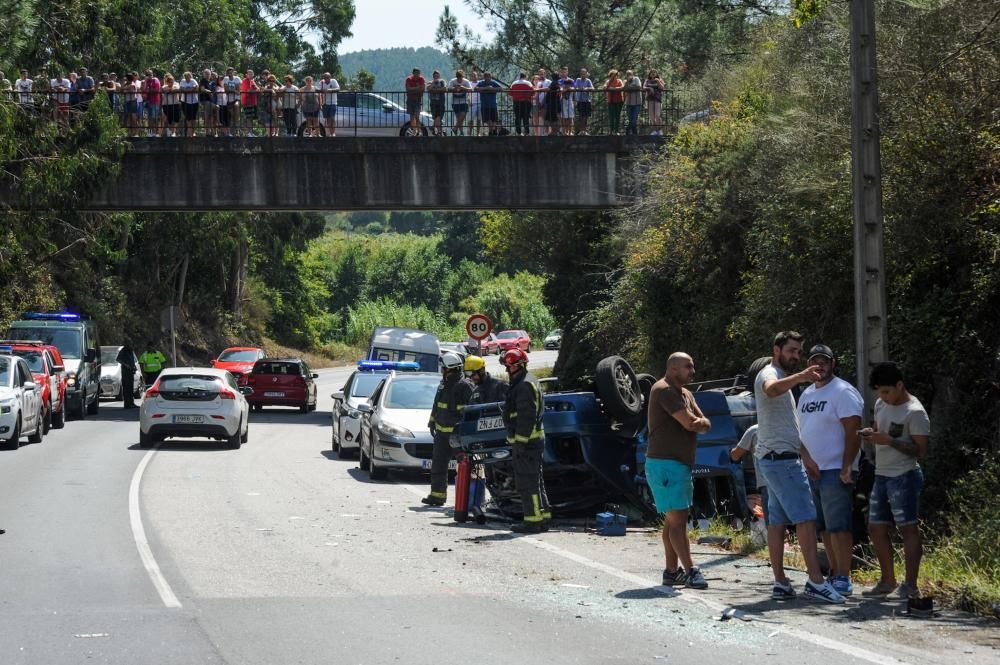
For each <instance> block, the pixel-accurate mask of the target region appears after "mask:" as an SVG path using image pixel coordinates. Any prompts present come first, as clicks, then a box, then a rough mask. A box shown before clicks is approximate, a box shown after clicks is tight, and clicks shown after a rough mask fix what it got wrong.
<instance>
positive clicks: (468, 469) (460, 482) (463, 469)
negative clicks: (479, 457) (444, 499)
mask: <svg viewBox="0 0 1000 665" xmlns="http://www.w3.org/2000/svg"><path fill="white" fill-rule="evenodd" d="M471 478H472V462H470V461H469V458H468V457H467V456H466V455H460V456H459V458H458V471H457V472H456V474H455V521H456V522H465V521H466V520H468V519H469V481H470V480H471Z"/></svg>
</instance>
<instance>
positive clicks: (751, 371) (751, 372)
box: [747, 356, 771, 391]
mask: <svg viewBox="0 0 1000 665" xmlns="http://www.w3.org/2000/svg"><path fill="white" fill-rule="evenodd" d="M770 364H771V356H761V357H760V358H757V360H755V361H753V362H752V363H750V367H749V368H747V390H750V391H753V384H754V381H756V380H757V375H758V374H760V370H762V369H764V368H765V367H767V366H768V365H770Z"/></svg>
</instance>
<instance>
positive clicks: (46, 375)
mask: <svg viewBox="0 0 1000 665" xmlns="http://www.w3.org/2000/svg"><path fill="white" fill-rule="evenodd" d="M0 353H4V354H10V355H14V356H20V357H21V358H24V360H25V361H26V362H27V363H28V369H30V370H31V375H32V378H33V379H34V381H35V383H37V384H38V387H39V389H40V390H41V397H42V411H43V414H44V415H43V416H42V431H43V433H45V434H48V433H49V430H50V429H51V428H55V429H61V428H62V427H63V426H64V425H65V424H66V368H65V366H63V360H62V356H61V355H59V349H57V348H56V347H54V346H52V345H46V344H43V343H42V342H38V341H24V340H9V341H2V342H0Z"/></svg>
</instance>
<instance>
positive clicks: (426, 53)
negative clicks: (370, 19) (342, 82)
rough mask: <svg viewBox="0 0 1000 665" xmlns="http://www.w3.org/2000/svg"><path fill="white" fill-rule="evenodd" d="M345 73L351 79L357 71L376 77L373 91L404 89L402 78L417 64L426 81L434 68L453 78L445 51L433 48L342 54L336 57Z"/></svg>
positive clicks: (446, 76)
mask: <svg viewBox="0 0 1000 665" xmlns="http://www.w3.org/2000/svg"><path fill="white" fill-rule="evenodd" d="M339 61H340V67H341V69H342V70H343V72H344V75H345V76H346V77H348V78H354V77H356V76H357V74H358V72H359V71H362V70H364V71H366V72H368V73H370V74H371V75H373V76H374V77H375V84H374V86H375V87H374V88H373V89H375V90H385V91H396V90H402V89H403V79H405V78H406V77H407V76H409V75H410V72H411V71H413V68H414V67H419V68H420V69H421V70H423V72H424V76H426V77H427V79H428V80H429V79H430V77H431V72H433V71H434V70H435V69H437V70H438V71H440V72H441V76H442V77H443V78H448V79H450V78H452V77H453V76H454V74H455V65H454V62H453V61H452V59H451V58H450V57H449V56H448V54H447V53H444V52H443V51H440V50H438V49H436V48H433V47H430V46H425V47H423V48H403V47H399V48H377V49H365V50H362V51H353V52H351V53H344V54H342V55H341V56H340V57H339Z"/></svg>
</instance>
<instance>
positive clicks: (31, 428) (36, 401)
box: [0, 347, 43, 450]
mask: <svg viewBox="0 0 1000 665" xmlns="http://www.w3.org/2000/svg"><path fill="white" fill-rule="evenodd" d="M42 422H43V413H42V391H41V389H40V388H39V386H38V384H37V383H35V380H34V377H33V376H32V375H31V368H30V367H28V363H27V362H26V361H25V360H24V358H21V357H19V356H15V355H10V350H9V347H8V350H7V351H6V353H5V351H4V349H0V446H3V447H4V448H5V449H7V450H16V449H17V448H18V447H20V445H21V437H22V436H25V435H27V436H28V442H29V443H41V442H42V433H43V430H42Z"/></svg>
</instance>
